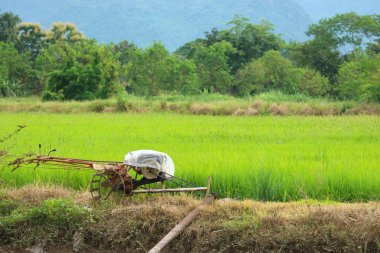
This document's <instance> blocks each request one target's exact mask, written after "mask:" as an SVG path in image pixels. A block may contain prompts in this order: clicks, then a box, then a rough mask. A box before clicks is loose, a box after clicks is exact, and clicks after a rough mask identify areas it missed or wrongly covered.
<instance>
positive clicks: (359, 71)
mask: <svg viewBox="0 0 380 253" xmlns="http://www.w3.org/2000/svg"><path fill="white" fill-rule="evenodd" d="M353 57H354V59H353V60H352V61H349V62H347V63H345V64H344V65H343V66H342V68H341V69H340V71H339V85H338V87H337V91H338V94H339V96H340V98H342V99H355V100H368V101H372V102H379V101H380V100H379V89H380V88H379V87H380V78H379V76H380V55H379V54H378V55H375V56H367V55H364V54H362V53H356V54H354V55H353Z"/></svg>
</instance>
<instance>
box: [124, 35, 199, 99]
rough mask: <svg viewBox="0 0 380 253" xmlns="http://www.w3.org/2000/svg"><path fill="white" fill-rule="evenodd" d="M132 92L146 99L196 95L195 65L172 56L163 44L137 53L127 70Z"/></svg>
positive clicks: (197, 84) (156, 44)
mask: <svg viewBox="0 0 380 253" xmlns="http://www.w3.org/2000/svg"><path fill="white" fill-rule="evenodd" d="M128 76H129V80H130V88H131V91H132V92H134V93H136V94H138V95H144V96H147V95H148V96H157V95H159V94H161V93H162V92H179V93H183V94H188V93H194V92H196V91H197V90H198V89H199V87H198V86H199V82H198V78H197V75H196V68H195V65H194V63H193V62H192V61H189V60H184V59H180V58H178V57H175V56H173V55H170V54H169V52H168V51H167V50H166V49H165V47H164V46H163V45H162V44H160V43H154V44H153V45H152V46H151V47H148V48H146V49H145V50H137V51H136V53H135V54H134V56H133V57H132V60H131V66H130V69H129V70H128Z"/></svg>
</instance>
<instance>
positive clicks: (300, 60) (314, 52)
mask: <svg viewBox="0 0 380 253" xmlns="http://www.w3.org/2000/svg"><path fill="white" fill-rule="evenodd" d="M306 34H307V35H309V36H312V39H311V40H309V41H306V42H305V43H302V44H297V43H295V44H293V45H292V47H291V48H290V57H291V59H292V60H293V61H295V62H296V64H297V65H298V66H308V67H311V68H313V69H315V70H317V71H319V72H320V73H321V74H322V75H324V76H326V77H328V78H329V79H330V81H331V82H333V83H336V81H337V80H336V75H337V74H338V72H339V67H340V65H341V64H342V63H343V61H344V58H345V55H346V54H347V53H350V52H351V51H352V50H354V49H355V50H356V49H360V48H363V47H364V43H368V42H372V41H376V40H377V39H379V37H380V15H363V16H360V15H358V14H356V13H346V14H338V15H336V16H334V17H332V18H328V19H322V20H320V21H319V23H318V24H313V25H311V26H310V27H309V30H308V31H307V33H306ZM342 50H345V52H343V53H342Z"/></svg>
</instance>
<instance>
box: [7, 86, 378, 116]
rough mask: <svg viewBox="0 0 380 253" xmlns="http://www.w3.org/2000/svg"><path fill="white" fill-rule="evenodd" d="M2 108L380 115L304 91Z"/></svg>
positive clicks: (23, 103) (32, 101)
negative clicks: (239, 96) (303, 92)
mask: <svg viewBox="0 0 380 253" xmlns="http://www.w3.org/2000/svg"><path fill="white" fill-rule="evenodd" d="M0 111H1V112H47V113H63V114H64V113H86V112H97V113H114V112H136V113H151V112H175V113H181V114H199V115H245V116H251V115H303V116H309V115H352V114H355V115H356V114H371V115H380V104H363V103H359V102H355V101H334V100H331V99H327V98H312V97H308V96H305V95H302V94H297V95H286V94H282V93H280V92H267V93H263V94H259V95H257V96H255V97H246V98H236V97H232V96H228V95H220V94H202V95H194V96H183V95H166V96H161V97H146V98H142V97H136V96H132V95H125V96H120V97H118V98H111V99H108V100H94V101H86V102H78V101H65V102H42V101H40V99H39V98H36V97H34V98H33V97H32V98H8V99H0Z"/></svg>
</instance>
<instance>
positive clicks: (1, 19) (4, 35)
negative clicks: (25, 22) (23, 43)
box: [0, 12, 21, 43]
mask: <svg viewBox="0 0 380 253" xmlns="http://www.w3.org/2000/svg"><path fill="white" fill-rule="evenodd" d="M20 22H21V19H20V17H19V16H17V15H15V14H13V13H12V12H5V13H3V14H1V15H0V41H3V42H6V43H15V42H16V40H17V35H18V30H17V25H18V24H19V23H20Z"/></svg>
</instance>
